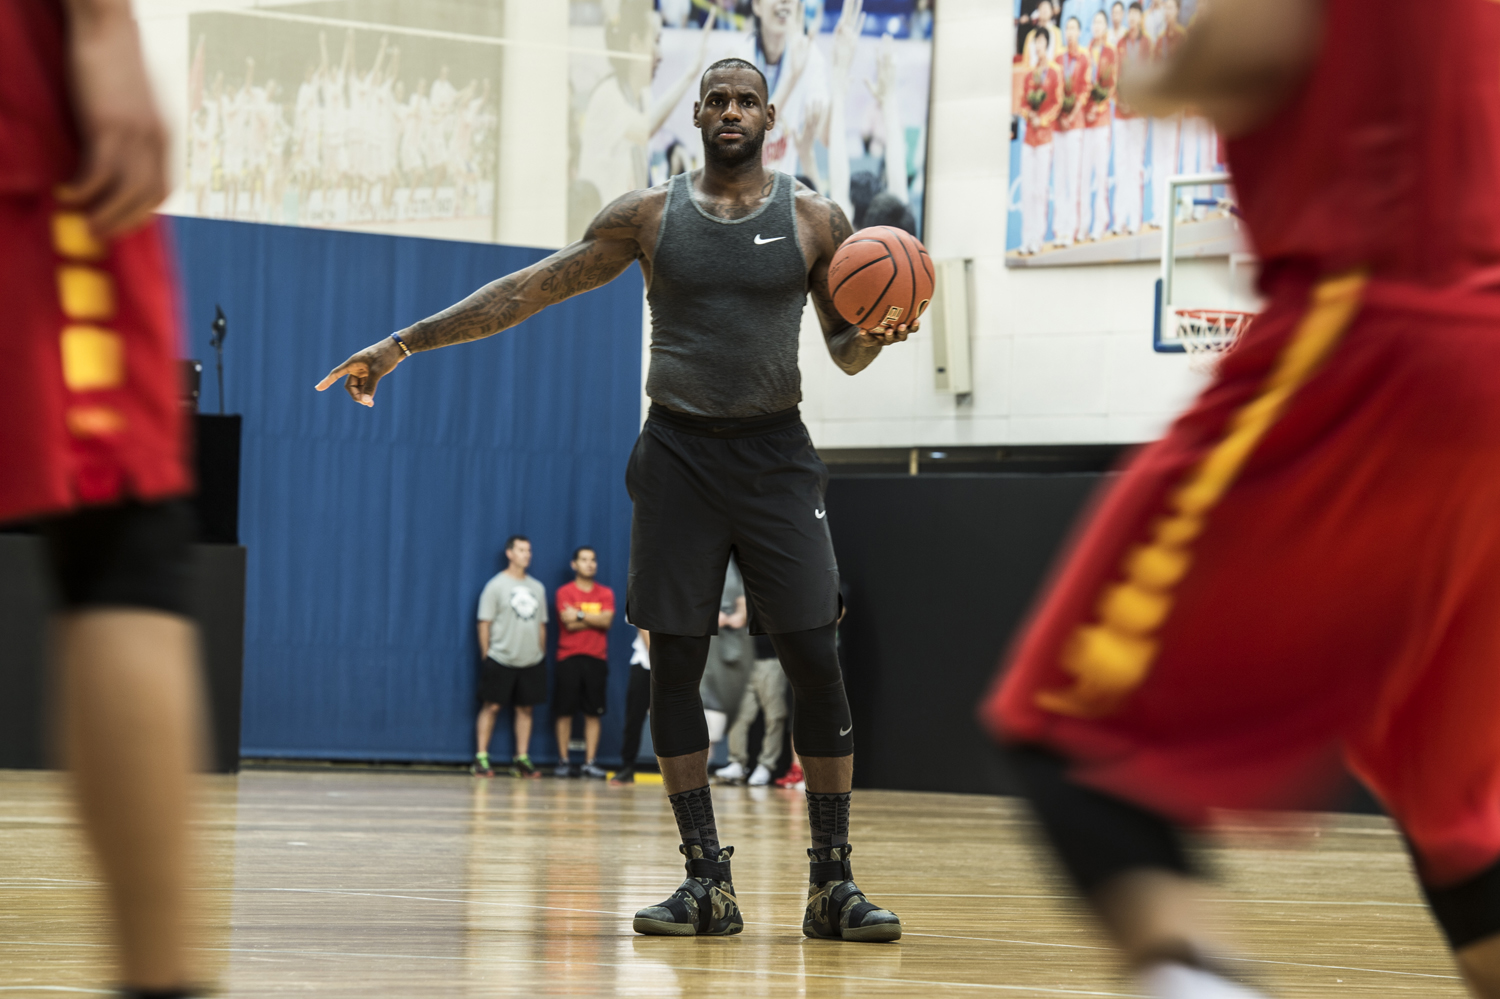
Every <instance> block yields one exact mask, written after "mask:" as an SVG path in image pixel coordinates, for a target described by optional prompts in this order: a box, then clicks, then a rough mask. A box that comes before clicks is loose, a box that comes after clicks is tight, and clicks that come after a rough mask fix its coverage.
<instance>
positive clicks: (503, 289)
mask: <svg viewBox="0 0 1500 999" xmlns="http://www.w3.org/2000/svg"><path fill="white" fill-rule="evenodd" d="M646 193H647V192H645V191H633V192H631V193H630V194H627V195H625V196H624V197H622V198H620V199H619V200H618V201H616V202H614V203H613V204H611V205H610V206H609V207H608V208H606V209H605V210H604V211H602V212H600V213H599V215H598V216H597V217H596V218H595V219H594V221H593V222H591V223H590V224H589V228H588V231H587V232H585V233H584V234H583V238H582V239H580V240H579V241H578V242H576V243H573V244H571V245H569V246H565V247H563V248H562V249H561V250H558V251H557V252H556V253H554V254H552V256H550V257H548V258H546V259H545V260H541V261H538V262H537V263H535V264H532V265H531V266H530V267H527V268H525V269H524V270H519V271H516V272H515V273H514V274H508V275H506V276H505V277H503V278H500V279H499V280H496V281H491V282H490V283H489V284H487V285H485V286H484V287H483V288H480V289H479V290H478V291H476V292H474V294H472V295H470V296H469V297H468V298H465V299H464V300H463V301H461V302H459V303H457V304H456V305H451V306H449V307H448V308H446V309H444V310H443V311H442V312H439V313H437V314H436V315H434V316H429V317H428V318H426V319H423V320H421V321H420V322H418V323H414V324H413V325H412V326H411V327H409V328H408V329H407V330H405V331H403V333H402V338H403V339H404V340H405V341H406V345H407V347H408V348H410V349H411V350H413V351H418V350H432V349H434V348H436V347H447V346H449V345H451V344H455V343H466V342H467V341H470V340H479V339H482V338H484V337H487V336H492V335H494V334H496V333H499V332H500V331H501V330H506V329H509V328H510V327H512V326H515V325H517V324H518V323H520V322H522V321H523V320H525V319H528V318H530V317H531V316H534V315H536V314H537V313H538V312H540V311H542V310H543V309H545V308H546V307H547V306H549V305H555V304H557V303H558V302H561V301H564V300H565V299H569V298H572V297H573V296H574V295H577V294H580V293H582V292H585V291H591V290H592V289H594V288H598V287H599V286H600V285H604V284H608V283H609V282H610V281H613V280H614V279H615V278H617V277H619V276H620V274H622V273H623V272H624V271H625V268H627V267H629V266H630V265H631V264H632V263H633V262H635V260H636V259H637V258H638V257H639V256H640V255H641V254H640V246H639V243H638V242H637V240H636V233H637V231H638V230H639V226H640V223H641V215H642V211H643V209H644V204H643V203H644V201H645V198H644V197H643V196H644V195H645V194H646Z"/></svg>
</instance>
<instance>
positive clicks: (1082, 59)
mask: <svg viewBox="0 0 1500 999" xmlns="http://www.w3.org/2000/svg"><path fill="white" fill-rule="evenodd" d="M1091 62H1092V60H1091V59H1090V58H1089V50H1088V49H1086V48H1083V47H1082V46H1079V47H1078V48H1067V49H1063V51H1062V55H1060V56H1058V57H1057V67H1058V69H1059V70H1061V71H1062V72H1061V74H1060V75H1061V76H1062V109H1061V112H1060V113H1059V114H1058V116H1057V130H1058V131H1059V132H1071V131H1073V130H1074V129H1075V128H1083V126H1084V120H1083V119H1084V108H1085V107H1086V106H1087V104H1088V96H1089V86H1090V84H1089V78H1090V77H1091V76H1092V73H1091V72H1090V63H1091Z"/></svg>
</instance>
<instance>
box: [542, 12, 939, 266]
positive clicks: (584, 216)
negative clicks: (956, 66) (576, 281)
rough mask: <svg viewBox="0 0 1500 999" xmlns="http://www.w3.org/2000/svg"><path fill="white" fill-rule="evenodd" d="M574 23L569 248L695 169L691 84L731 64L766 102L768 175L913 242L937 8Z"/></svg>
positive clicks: (621, 17)
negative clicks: (604, 216)
mask: <svg viewBox="0 0 1500 999" xmlns="http://www.w3.org/2000/svg"><path fill="white" fill-rule="evenodd" d="M570 11H571V13H570V18H571V20H570V31H571V38H570V47H571V48H572V50H573V55H572V56H571V61H570V66H569V70H570V77H571V79H570V88H571V94H572V111H573V120H572V122H571V123H570V125H571V127H570V129H569V133H570V136H571V147H570V157H569V172H570V177H569V205H568V230H569V233H568V234H569V236H570V238H576V237H577V236H579V235H580V234H581V233H582V232H583V228H584V226H585V225H587V224H588V220H589V219H591V218H593V216H594V214H595V213H597V212H598V211H599V209H600V208H601V207H603V206H604V205H607V204H609V203H610V202H611V201H613V200H614V199H615V198H618V197H619V196H620V195H622V194H624V193H625V192H626V191H629V190H632V189H634V188H640V187H649V186H652V185H654V184H659V183H662V182H663V181H665V180H666V179H667V178H669V177H670V176H672V175H673V174H677V173H681V172H683V171H684V170H692V169H696V168H697V167H700V166H702V157H703V143H702V139H701V137H700V135H699V133H698V131H697V130H696V129H695V128H694V127H693V122H692V117H693V101H694V100H695V99H696V98H697V96H698V79H699V77H700V76H701V75H702V73H703V70H704V69H705V68H706V67H707V66H709V65H710V64H711V63H713V62H715V61H717V60H719V59H723V58H727V57H731V56H737V57H739V58H742V59H746V60H748V61H750V62H753V63H754V64H755V65H756V66H757V67H759V69H760V70H761V72H763V73H764V74H765V75H766V80H767V83H768V84H769V86H770V88H771V102H772V103H773V104H775V105H776V108H777V111H778V117H777V125H776V127H775V129H773V130H772V131H771V132H770V133H769V134H768V135H767V136H766V142H765V146H764V148H763V150H762V156H763V159H764V161H765V163H766V164H767V165H768V166H771V167H773V168H774V169H777V170H780V171H782V172H784V173H788V174H791V175H793V176H795V177H798V178H800V179H801V180H802V181H803V183H805V184H807V185H808V186H809V187H812V188H814V189H815V190H817V191H818V192H819V193H821V194H824V195H826V196H827V197H829V198H831V199H832V200H834V201H836V202H838V203H839V204H840V205H842V206H843V208H844V211H845V213H846V214H848V216H849V218H850V220H851V221H852V222H853V223H854V227H855V228H856V229H858V228H862V227H863V226H867V225H895V226H899V227H901V228H903V229H906V230H907V231H909V232H912V233H914V234H916V235H918V236H920V235H921V232H922V220H923V193H924V191H925V189H926V162H927V108H928V93H929V90H930V81H931V75H932V23H933V19H932V14H933V0H573V2H572V4H571V8H570ZM600 50H603V51H602V52H601V51H600Z"/></svg>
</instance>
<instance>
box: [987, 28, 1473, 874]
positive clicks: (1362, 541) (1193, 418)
mask: <svg viewBox="0 0 1500 999" xmlns="http://www.w3.org/2000/svg"><path fill="white" fill-rule="evenodd" d="M1323 16H1324V17H1325V18H1326V23H1325V25H1324V26H1323V31H1322V36H1323V38H1324V39H1325V42H1324V43H1323V50H1322V52H1321V53H1320V54H1319V57H1318V62H1317V64H1316V66H1315V68H1314V69H1313V70H1312V72H1311V74H1310V76H1309V78H1308V79H1307V80H1306V81H1305V82H1304V83H1303V84H1302V85H1301V86H1300V87H1299V89H1298V91H1297V93H1296V94H1295V95H1294V96H1293V97H1292V98H1291V99H1290V101H1289V102H1288V103H1287V104H1286V106H1284V107H1283V108H1282V109H1281V110H1280V111H1279V112H1277V114H1276V115H1275V117H1274V118H1273V119H1272V120H1271V121H1270V122H1269V123H1267V124H1266V125H1264V126H1263V127H1261V128H1260V129H1259V130H1258V131H1257V132H1255V133H1253V134H1250V135H1247V136H1244V137H1242V138H1240V139H1238V140H1236V141H1234V142H1232V143H1231V144H1230V147H1229V160H1230V163H1231V165H1232V167H1233V172H1234V176H1235V186H1236V188H1237V190H1238V196H1239V203H1240V207H1241V210H1242V211H1243V213H1244V215H1245V218H1246V221H1247V224H1248V229H1249V231H1250V235H1251V239H1252V241H1253V242H1254V245H1255V248H1256V250H1257V251H1258V253H1259V254H1260V256H1261V257H1262V259H1263V263H1264V266H1263V269H1262V274H1261V288H1262V291H1263V292H1264V293H1265V295H1266V298H1267V299H1268V305H1267V308H1266V309H1265V310H1264V311H1263V312H1262V313H1261V314H1260V315H1259V316H1257V317H1256V319H1255V322H1254V324H1253V325H1252V326H1251V327H1250V329H1249V330H1248V331H1247V332H1246V333H1245V334H1244V336H1243V338H1242V339H1241V340H1240V342H1239V343H1238V344H1237V345H1236V346H1235V347H1234V349H1232V350H1230V351H1229V352H1228V353H1226V354H1225V355H1224V357H1223V358H1222V359H1221V360H1220V362H1219V364H1218V367H1217V370H1216V372H1215V375H1214V378H1213V380H1212V382H1211V383H1210V384H1209V385H1208V387H1207V388H1205V389H1204V391H1203V392H1202V393H1201V394H1200V395H1199V397H1198V398H1197V400H1195V402H1194V403H1193V405H1192V406H1191V407H1190V408H1189V409H1188V411H1187V412H1185V413H1184V414H1183V415H1182V416H1181V417H1179V418H1178V419H1177V420H1176V421H1175V422H1174V423H1173V424H1172V426H1171V427H1170V428H1169V429H1168V431H1167V433H1166V435H1165V436H1164V437H1163V438H1162V439H1161V440H1159V441H1156V442H1154V443H1152V444H1150V445H1147V446H1146V447H1145V448H1143V449H1142V450H1141V451H1140V452H1139V453H1138V454H1137V455H1135V456H1134V457H1133V458H1132V460H1131V461H1130V462H1129V464H1128V465H1127V467H1126V468H1125V469H1124V470H1123V471H1122V473H1121V474H1120V475H1119V476H1118V477H1116V478H1115V480H1114V481H1113V482H1112V483H1111V485H1109V486H1108V487H1107V488H1106V489H1105V490H1104V491H1103V492H1102V494H1101V498H1100V501H1099V503H1098V505H1097V507H1096V508H1095V510H1094V511H1093V513H1092V515H1091V516H1090V517H1089V518H1088V520H1087V522H1086V523H1085V524H1084V525H1083V528H1082V530H1081V532H1080V534H1079V536H1078V538H1077V540H1076V542H1075V545H1074V547H1073V550H1072V551H1071V552H1070V553H1069V556H1068V558H1067V559H1066V560H1065V561H1064V562H1063V564H1062V566H1061V568H1060V570H1059V572H1058V573H1057V575H1056V576H1055V578H1054V579H1053V580H1052V582H1051V584H1050V585H1049V587H1048V591H1047V592H1046V594H1045V595H1044V597H1043V599H1042V600H1041V601H1040V603H1039V605H1038V607H1037V609H1036V611H1035V613H1034V615H1033V617H1032V619H1031V621H1030V622H1029V623H1028V625H1027V627H1026V628H1025V629H1024V631H1023V632H1022V633H1021V635H1020V636H1019V638H1018V640H1017V643H1016V645H1015V647H1014V649H1013V651H1012V654H1011V656H1010V658H1009V661H1008V664H1007V670H1006V672H1005V673H1004V675H1003V677H1002V679H1001V681H1000V682H999V683H998V684H997V685H996V688H995V690H994V691H993V693H992V694H991V696H990V697H988V698H987V699H986V702H985V704H984V706H983V710H982V715H983V718H984V720H985V721H986V723H987V724H988V725H989V727H990V729H991V731H992V732H993V733H994V734H996V735H997V736H998V737H1000V738H1003V739H1005V740H1007V741H1011V742H1021V743H1033V744H1040V745H1043V746H1046V747H1049V748H1050V749H1052V750H1054V751H1056V752H1058V753H1060V754H1062V755H1063V756H1064V757H1065V758H1066V759H1067V760H1068V761H1069V764H1070V767H1069V775H1070V778H1071V779H1073V780H1076V781H1078V782H1080V783H1083V784H1085V785H1088V786H1091V787H1095V788H1099V789H1101V790H1104V791H1106V792H1109V793H1111V794H1113V795H1116V796H1119V797H1122V798H1124V799H1126V800H1128V801H1131V802H1134V803H1136V804H1138V805H1140V806H1142V807H1145V808H1148V809H1150V810H1152V811H1155V812H1157V813H1159V814H1162V815H1165V816H1168V817H1170V818H1172V819H1175V820H1177V821H1180V822H1186V823H1202V822H1206V821H1208V820H1209V819H1210V817H1211V815H1212V810H1213V809H1215V808H1228V809H1249V808H1284V807H1308V806H1312V807H1318V806H1320V805H1324V804H1326V798H1325V793H1326V792H1327V790H1328V789H1329V786H1330V783H1331V782H1332V781H1333V780H1335V779H1336V778H1337V775H1338V773H1339V769H1340V764H1341V763H1342V764H1343V765H1345V766H1347V767H1348V768H1350V769H1352V770H1353V771H1354V772H1355V773H1356V774H1357V775H1358V776H1359V777H1360V778H1361V779H1363V780H1364V782H1365V783H1366V785H1367V786H1368V787H1369V788H1370V789H1371V790H1372V791H1373V792H1374V793H1375V794H1376V796H1377V797H1378V798H1379V799H1380V800H1381V802H1382V803H1383V804H1384V805H1385V807H1386V809H1387V811H1388V812H1389V813H1390V814H1391V816H1392V817H1393V818H1394V819H1395V820H1396V821H1397V823H1398V824H1399V825H1400V828H1401V831H1402V832H1403V834H1404V835H1405V836H1406V837H1407V839H1408V840H1409V841H1410V842H1411V843H1412V844H1413V846H1414V852H1415V854H1416V858H1417V862H1418V866H1419V868H1420V871H1421V875H1422V880H1423V882H1424V883H1425V884H1427V885H1429V886H1444V885H1451V884H1456V883H1459V882H1461V881H1463V880H1464V879H1467V878H1469V877H1472V876H1473V875H1474V874H1475V873H1476V872H1478V871H1481V870H1483V869H1485V868H1487V867H1488V866H1490V865H1491V864H1493V863H1495V860H1496V858H1497V856H1500V805H1497V803H1500V726H1496V725H1495V723H1494V717H1495V713H1496V711H1497V710H1500V671H1497V670H1496V669H1495V667H1494V663H1495V661H1496V660H1497V658H1500V519H1497V518H1496V517H1495V510H1496V509H1497V508H1500V190H1497V187H1500V185H1497V183H1496V181H1497V179H1500V68H1497V65H1500V64H1497V62H1496V58H1495V57H1496V53H1497V52H1500V0H1435V2H1434V3H1432V4H1430V5H1428V6H1427V7H1425V8H1424V9H1423V17H1422V18H1420V19H1416V18H1412V17H1411V16H1410V6H1409V4H1407V3H1405V2H1404V0H1327V2H1326V4H1325V6H1324V14H1323Z"/></svg>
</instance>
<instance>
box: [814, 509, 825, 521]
mask: <svg viewBox="0 0 1500 999" xmlns="http://www.w3.org/2000/svg"><path fill="white" fill-rule="evenodd" d="M813 516H814V517H817V518H818V519H819V520H822V519H823V518H824V517H826V516H828V511H827V510H814V511H813Z"/></svg>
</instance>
